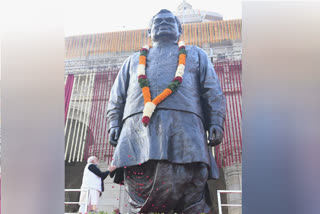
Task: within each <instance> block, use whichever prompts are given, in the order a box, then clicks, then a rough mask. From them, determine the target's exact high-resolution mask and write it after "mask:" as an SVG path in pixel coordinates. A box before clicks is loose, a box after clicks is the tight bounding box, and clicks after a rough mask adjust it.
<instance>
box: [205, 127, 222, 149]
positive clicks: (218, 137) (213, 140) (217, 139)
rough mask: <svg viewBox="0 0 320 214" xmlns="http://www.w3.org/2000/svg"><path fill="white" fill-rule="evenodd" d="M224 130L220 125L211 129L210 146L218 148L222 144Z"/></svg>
mask: <svg viewBox="0 0 320 214" xmlns="http://www.w3.org/2000/svg"><path fill="white" fill-rule="evenodd" d="M222 138H223V129H222V128H221V127H220V126H218V125H211V126H210V127H209V144H208V145H209V146H217V145H219V144H220V143H221V142H222Z"/></svg>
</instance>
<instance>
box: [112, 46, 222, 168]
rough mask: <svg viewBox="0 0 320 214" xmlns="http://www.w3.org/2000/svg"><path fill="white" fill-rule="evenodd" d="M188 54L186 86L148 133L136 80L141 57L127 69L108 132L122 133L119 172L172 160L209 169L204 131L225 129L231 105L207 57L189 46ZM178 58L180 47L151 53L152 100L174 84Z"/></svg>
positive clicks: (117, 87) (115, 90)
mask: <svg viewBox="0 0 320 214" xmlns="http://www.w3.org/2000/svg"><path fill="white" fill-rule="evenodd" d="M186 50H187V58H186V65H185V72H184V75H183V81H182V83H181V86H180V87H179V88H178V90H177V91H176V92H174V93H173V94H172V95H170V96H169V97H168V98H167V99H165V100H164V101H163V102H161V103H160V104H159V105H158V106H157V108H156V110H155V112H154V113H153V115H152V117H151V119H150V123H149V125H148V126H147V127H144V126H143V123H142V122H141V119H142V110H143V107H144V100H143V96H142V92H141V87H140V86H139V82H138V76H137V66H138V64H139V53H135V54H133V55H132V56H130V57H129V58H128V59H127V60H126V61H125V63H124V64H123V66H122V68H121V70H120V72H119V74H118V76H117V78H116V80H115V83H114V85H113V87H112V90H111V94H110V99H109V105H108V111H107V116H108V122H109V128H112V127H122V130H121V134H120V137H119V140H118V145H117V147H116V149H115V153H114V156H113V162H112V164H113V165H115V166H117V167H118V168H119V167H124V166H132V165H138V164H140V163H144V162H147V161H148V160H168V161H170V162H173V163H192V162H203V163H206V164H207V165H208V166H210V158H209V154H208V146H207V140H206V139H207V138H206V133H205V131H206V130H207V128H208V126H209V125H213V124H214V125H219V126H221V127H223V122H224V118H225V111H226V101H225V97H224V95H223V93H222V90H221V87H220V83H219V80H218V78H217V75H216V73H215V71H214V68H213V65H212V63H211V62H210V61H209V59H208V56H207V54H206V53H205V52H204V51H203V50H202V49H200V48H198V47H196V46H186ZM178 55H179V48H178V45H177V44H166V45H165V46H162V45H159V46H157V47H152V48H151V49H150V51H149V53H148V57H147V63H146V64H147V67H146V75H147V77H148V80H149V82H150V92H151V97H152V99H153V98H155V97H156V96H157V95H159V94H160V93H161V92H162V91H163V90H164V89H165V88H166V87H167V86H168V84H169V83H170V81H171V80H172V79H173V78H174V76H175V72H176V69H177V65H178Z"/></svg>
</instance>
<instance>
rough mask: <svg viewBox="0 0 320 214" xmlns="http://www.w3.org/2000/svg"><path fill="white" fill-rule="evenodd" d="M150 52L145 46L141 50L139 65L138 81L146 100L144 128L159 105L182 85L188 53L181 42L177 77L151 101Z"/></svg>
mask: <svg viewBox="0 0 320 214" xmlns="http://www.w3.org/2000/svg"><path fill="white" fill-rule="evenodd" d="M148 52H149V46H148V45H145V46H143V47H142V48H141V50H140V57H139V65H138V81H139V84H140V87H141V89H142V94H143V99H144V109H143V117H142V122H143V125H144V126H147V125H148V124H149V122H150V118H151V116H152V113H153V112H154V110H155V109H156V107H157V105H158V104H159V103H161V102H162V101H163V100H165V99H166V98H167V97H168V96H169V95H170V94H172V92H175V91H176V90H177V89H178V88H179V86H180V84H181V83H182V79H183V74H184V68H185V64H186V57H187V51H186V48H185V44H184V42H183V41H180V42H179V63H178V67H177V71H176V75H175V77H174V79H173V80H172V81H171V83H170V84H169V85H168V87H167V88H166V89H164V90H163V92H162V93H161V94H159V95H158V96H157V97H156V98H154V99H153V100H151V94H150V87H149V86H150V85H149V81H148V79H147V76H146V61H147V55H148Z"/></svg>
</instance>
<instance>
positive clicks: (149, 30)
mask: <svg viewBox="0 0 320 214" xmlns="http://www.w3.org/2000/svg"><path fill="white" fill-rule="evenodd" d="M148 37H151V29H148Z"/></svg>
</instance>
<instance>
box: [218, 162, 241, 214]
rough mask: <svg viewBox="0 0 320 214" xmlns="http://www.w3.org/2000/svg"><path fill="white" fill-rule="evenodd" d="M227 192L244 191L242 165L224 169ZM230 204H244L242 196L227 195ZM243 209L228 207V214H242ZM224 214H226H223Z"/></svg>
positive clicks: (236, 194)
mask: <svg viewBox="0 0 320 214" xmlns="http://www.w3.org/2000/svg"><path fill="white" fill-rule="evenodd" d="M223 171H224V178H225V182H226V190H242V185H241V184H242V165H241V164H235V165H233V166H228V167H224V168H223ZM227 202H228V204H242V194H239V193H227ZM241 213H242V209H241V207H228V214H241ZM223 214H224V213H223Z"/></svg>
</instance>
